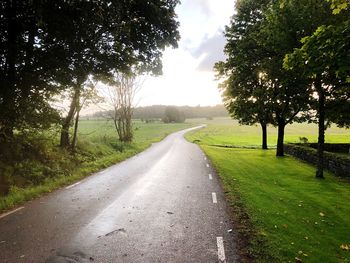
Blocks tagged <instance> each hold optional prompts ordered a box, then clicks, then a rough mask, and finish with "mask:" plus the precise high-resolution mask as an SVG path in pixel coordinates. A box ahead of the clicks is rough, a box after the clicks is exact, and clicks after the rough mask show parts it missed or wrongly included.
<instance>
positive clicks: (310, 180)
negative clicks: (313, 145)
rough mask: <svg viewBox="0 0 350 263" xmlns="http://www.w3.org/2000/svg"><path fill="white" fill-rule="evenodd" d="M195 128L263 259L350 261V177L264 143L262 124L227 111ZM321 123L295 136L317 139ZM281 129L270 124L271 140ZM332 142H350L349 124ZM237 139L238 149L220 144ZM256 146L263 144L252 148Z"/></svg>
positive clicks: (242, 241)
mask: <svg viewBox="0 0 350 263" xmlns="http://www.w3.org/2000/svg"><path fill="white" fill-rule="evenodd" d="M206 122H207V127H206V128H203V129H201V130H198V131H194V132H190V133H188V134H187V135H186V137H187V139H188V140H189V141H192V142H196V143H198V144H199V145H200V147H201V148H202V149H203V150H204V152H205V153H206V154H207V156H208V157H209V159H210V160H211V162H212V164H213V166H214V167H215V169H216V171H217V173H218V175H219V177H220V179H221V182H222V185H223V187H224V190H225V193H226V196H227V200H228V201H229V204H230V207H231V208H232V218H233V220H234V222H235V227H236V232H237V233H238V236H239V240H238V242H237V243H238V246H239V251H240V252H241V254H243V255H244V256H247V257H250V258H253V259H254V261H255V262H350V234H349V233H350V221H349V218H350V206H349V203H350V182H349V181H345V180H342V179H340V178H336V177H334V176H333V175H332V174H330V173H328V172H327V173H326V174H325V177H326V179H325V180H317V179H315V167H313V166H311V165H309V164H307V163H304V162H301V161H299V160H297V159H295V158H292V157H290V156H286V157H283V158H281V157H279V158H277V157H275V150H274V149H270V150H261V149H259V147H260V144H261V142H260V141H261V139H260V129H259V127H258V126H257V127H255V126H240V125H238V123H237V122H235V121H231V120H229V119H227V118H221V119H214V120H213V121H206ZM316 134H317V126H316V125H314V124H293V125H291V126H289V127H287V129H286V141H287V142H299V137H307V138H308V140H309V141H310V142H315V141H317V136H316ZM275 141H276V129H275V128H273V127H269V146H270V148H273V147H274V145H275ZM326 141H327V142H344V143H349V142H350V132H349V130H345V129H339V128H337V127H332V128H329V129H328V130H327V134H326ZM217 145H230V146H237V148H224V147H217ZM247 146H251V147H252V148H255V149H246V148H244V147H247Z"/></svg>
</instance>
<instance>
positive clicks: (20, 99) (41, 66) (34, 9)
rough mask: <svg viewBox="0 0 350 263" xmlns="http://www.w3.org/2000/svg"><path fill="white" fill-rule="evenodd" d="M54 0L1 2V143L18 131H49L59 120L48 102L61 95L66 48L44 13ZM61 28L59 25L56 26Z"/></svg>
mask: <svg viewBox="0 0 350 263" xmlns="http://www.w3.org/2000/svg"><path fill="white" fill-rule="evenodd" d="M48 2H50V1H28V0H27V1H19V0H7V1H1V3H0V143H5V144H6V142H8V141H9V140H11V139H12V138H13V131H14V130H17V131H24V130H27V129H28V128H36V129H37V128H40V129H43V128H47V127H49V126H50V125H51V124H52V123H54V122H57V121H58V120H59V116H58V113H57V111H55V110H54V109H53V108H52V107H51V106H50V104H49V98H50V97H51V96H52V95H54V94H57V93H58V92H60V90H61V86H60V85H59V84H58V83H57V82H55V81H54V80H55V79H58V78H60V77H62V76H60V73H59V69H60V68H61V67H62V66H63V64H62V63H61V62H62V60H61V55H62V54H61V53H60V52H58V51H59V50H62V48H60V45H59V43H57V42H54V41H52V40H53V39H55V33H54V31H52V30H50V29H51V28H53V27H55V26H54V25H53V21H52V20H51V19H47V18H48V17H47V16H45V15H44V14H45V13H46V12H48V10H49V9H51V10H52V12H53V13H54V12H55V11H56V10H55V7H54V6H51V5H50V3H48ZM56 26H57V25H56Z"/></svg>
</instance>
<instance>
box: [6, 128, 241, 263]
mask: <svg viewBox="0 0 350 263" xmlns="http://www.w3.org/2000/svg"><path fill="white" fill-rule="evenodd" d="M186 131H187V130H185V131H181V132H177V133H173V134H171V135H169V136H168V137H166V138H165V139H164V140H163V141H161V142H159V143H156V144H154V145H152V147H150V148H149V149H147V150H146V151H144V152H142V153H140V154H138V155H136V156H134V157H132V158H130V159H128V160H126V161H124V162H122V163H119V164H117V165H114V166H112V167H109V168H107V169H105V170H103V171H101V172H99V173H96V174H94V175H92V176H90V177H88V178H86V179H84V180H82V181H81V182H78V183H76V184H73V185H71V186H68V187H66V188H62V189H59V190H57V191H54V192H53V193H51V194H49V195H46V196H44V197H41V198H38V199H36V200H34V201H31V202H27V203H25V204H24V205H23V206H22V207H19V208H18V210H14V212H13V213H11V214H3V215H0V262H4V263H5V262H16V263H17V262H33V263H36V262H53V263H61V262H74V263H75V262H99V263H102V262H103V263H107V262H108V263H109V262H111V263H112V262H236V261H237V258H236V256H235V251H234V250H235V248H234V231H232V232H231V231H229V230H230V229H232V228H233V227H232V225H231V222H230V220H229V216H228V213H227V207H226V203H225V201H224V194H223V191H222V189H221V187H220V183H219V180H218V178H217V176H216V174H215V173H214V171H213V170H212V168H211V166H210V163H209V162H208V160H207V158H206V157H205V156H204V154H203V152H202V151H201V150H200V148H199V147H198V146H197V145H195V144H192V143H189V142H187V141H186V140H185V139H184V138H183V134H184V133H185V132H186Z"/></svg>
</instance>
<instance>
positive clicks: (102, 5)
mask: <svg viewBox="0 0 350 263" xmlns="http://www.w3.org/2000/svg"><path fill="white" fill-rule="evenodd" d="M177 3H178V0H167V1H160V0H152V1H147V2H145V1H131V2H130V1H126V0H124V1H121V0H113V1H108V2H104V1H97V2H96V1H77V2H67V3H66V7H65V10H77V11H76V12H73V13H70V12H65V13H64V15H66V16H65V20H66V23H67V24H69V26H68V31H67V32H68V33H65V34H64V35H63V36H62V42H63V43H65V44H66V46H67V50H68V51H67V60H68V63H69V66H68V68H67V75H68V76H70V79H69V80H68V83H65V85H66V86H70V87H72V93H73V95H72V100H71V104H70V110H69V112H68V115H67V116H66V118H65V119H64V121H63V124H62V132H61V143H60V144H61V146H62V147H67V146H69V145H70V139H69V127H70V125H71V123H72V120H73V116H74V112H75V109H76V107H77V105H78V101H79V97H80V94H81V87H82V86H83V85H84V82H85V81H86V79H87V78H88V76H89V75H91V74H92V75H96V76H102V75H107V76H112V75H113V72H115V71H123V72H126V71H128V70H129V69H130V68H131V67H137V68H138V69H139V70H140V71H144V72H152V73H154V74H160V72H161V55H162V52H161V51H162V50H163V49H164V48H165V47H166V46H169V45H170V46H173V47H176V45H177V40H178V39H179V33H178V31H177V27H178V22H177V21H176V15H175V10H174V9H175V6H176V4H177ZM72 7H73V8H72Z"/></svg>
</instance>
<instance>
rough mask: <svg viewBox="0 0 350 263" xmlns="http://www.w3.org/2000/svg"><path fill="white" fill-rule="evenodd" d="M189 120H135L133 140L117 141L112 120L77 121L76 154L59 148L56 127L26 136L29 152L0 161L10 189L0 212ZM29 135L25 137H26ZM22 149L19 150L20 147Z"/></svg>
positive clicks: (95, 168) (130, 151)
mask: <svg viewBox="0 0 350 263" xmlns="http://www.w3.org/2000/svg"><path fill="white" fill-rule="evenodd" d="M192 125H193V124H191V123H182V124H163V123H161V122H154V123H143V122H141V121H137V120H136V121H135V122H134V136H135V138H134V141H133V142H132V143H130V144H126V143H120V142H118V140H117V137H116V133H115V130H114V127H113V124H112V123H111V122H106V121H105V120H94V121H91V120H90V121H89V120H84V121H81V122H80V128H79V137H78V138H79V139H78V147H77V149H78V150H77V153H76V154H75V155H73V156H72V155H71V154H70V153H68V152H67V151H64V150H61V149H59V147H58V146H57V145H58V133H57V131H55V130H52V131H51V132H45V133H41V134H35V135H32V136H29V138H30V139H29V140H28V139H27V141H26V142H25V145H30V152H28V154H25V155H23V156H21V158H22V160H21V161H16V163H14V164H8V163H7V164H6V163H0V170H1V171H2V174H3V175H5V176H6V177H7V180H8V181H9V182H10V185H11V188H10V192H9V193H8V195H6V196H3V197H0V211H3V210H6V209H9V208H12V207H14V206H16V205H18V204H20V203H22V202H24V201H27V200H30V199H33V198H35V197H38V196H40V195H42V194H44V193H47V192H50V191H52V190H54V189H57V188H59V187H61V186H64V185H68V184H71V183H73V182H74V181H76V180H79V179H81V178H83V177H85V176H88V175H90V174H91V173H93V172H96V171H98V170H100V169H103V168H105V167H108V166H110V165H113V164H115V163H118V162H120V161H122V160H125V159H127V158H128V157H131V156H133V155H135V154H137V153H139V152H141V151H143V150H145V149H146V148H147V147H149V146H150V145H151V144H152V143H153V142H157V141H160V140H161V139H163V138H164V137H165V136H166V135H168V134H169V133H171V132H174V131H178V130H182V129H185V128H188V127H191V126H192ZM26 137H28V136H26ZM21 150H22V149H21Z"/></svg>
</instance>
